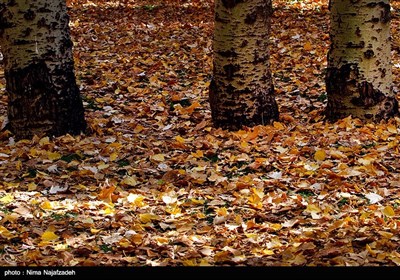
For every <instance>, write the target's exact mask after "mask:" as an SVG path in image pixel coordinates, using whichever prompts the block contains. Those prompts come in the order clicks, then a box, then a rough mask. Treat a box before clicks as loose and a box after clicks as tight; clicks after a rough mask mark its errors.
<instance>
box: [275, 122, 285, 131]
mask: <svg viewBox="0 0 400 280" xmlns="http://www.w3.org/2000/svg"><path fill="white" fill-rule="evenodd" d="M273 125H274V127H275V128H276V129H278V130H282V129H284V128H285V126H284V125H283V124H282V123H281V122H274V123H273Z"/></svg>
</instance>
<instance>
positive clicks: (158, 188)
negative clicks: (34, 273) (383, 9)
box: [0, 0, 400, 266]
mask: <svg viewBox="0 0 400 280" xmlns="http://www.w3.org/2000/svg"><path fill="white" fill-rule="evenodd" d="M273 2H274V3H273V5H274V9H275V11H274V15H273V22H272V34H271V69H272V72H273V76H274V84H275V88H276V99H277V102H278V105H279V110H280V113H281V116H280V120H279V121H277V122H274V123H273V124H272V125H265V126H256V127H253V128H243V129H242V130H239V131H233V132H229V131H226V130H222V129H216V128H214V127H213V126H212V123H211V118H210V108H209V103H208V97H207V96H208V85H209V82H210V77H211V67H212V49H211V47H212V46H211V43H212V34H213V2H212V1H211V0H179V1H178V0H176V1H172V0H169V1H162V0H125V1H122V0H121V1H105V0H92V1H88V0H79V1H78V0H70V1H68V5H69V13H70V16H71V22H70V26H71V30H72V37H73V41H74V55H75V68H76V77H77V81H78V83H79V86H80V89H81V93H82V97H83V100H84V106H85V109H86V119H87V122H88V126H89V131H88V132H87V133H86V134H85V135H80V136H75V137H73V136H70V135H66V136H62V137H57V138H48V137H39V136H37V137H33V138H32V139H26V140H20V141H15V140H14V138H13V137H12V134H10V133H8V132H3V133H2V134H1V135H0V163H1V165H0V174H1V181H0V266H32V265H38V266H105V265H108V266H398V265H400V240H399V238H400V237H399V234H398V232H399V227H400V207H399V206H400V196H399V195H400V189H399V186H400V176H399V173H398V171H399V170H400V169H399V168H400V151H399V142H400V134H399V125H400V119H399V118H395V119H392V120H390V121H388V122H382V123H379V124H363V123H361V122H360V121H359V120H358V119H352V118H351V117H349V118H346V119H343V120H340V121H338V122H336V123H328V122H325V120H324V116H323V111H324V107H325V102H326V92H325V85H324V71H325V68H326V55H327V51H328V46H329V36H328V29H329V18H328V10H327V0H314V1H313V0H304V1H300V0H299V1H296V0H293V1H286V0H274V1H273ZM392 6H393V8H394V10H393V13H392V16H393V18H392V34H393V44H392V47H393V48H392V49H393V52H392V55H393V79H394V90H395V92H396V93H397V92H398V86H399V82H400V72H399V71H400V57H399V49H400V43H399V42H400V41H399V34H400V30H399V26H400V24H399V23H400V10H399V2H398V1H392ZM0 76H1V79H0V88H1V90H0V113H1V115H0V121H4V119H5V118H6V116H5V115H6V106H7V98H6V94H5V90H4V84H5V81H4V74H3V70H1V73H0ZM398 97H399V96H398Z"/></svg>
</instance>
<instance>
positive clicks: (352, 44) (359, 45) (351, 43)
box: [346, 41, 365, 49]
mask: <svg viewBox="0 0 400 280" xmlns="http://www.w3.org/2000/svg"><path fill="white" fill-rule="evenodd" d="M346 46H347V47H348V48H353V49H362V48H364V47H365V42H364V41H361V42H360V43H358V44H356V43H354V42H348V43H347V45H346Z"/></svg>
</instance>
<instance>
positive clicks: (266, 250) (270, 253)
mask: <svg viewBox="0 0 400 280" xmlns="http://www.w3.org/2000/svg"><path fill="white" fill-rule="evenodd" d="M261 253H262V254H263V255H268V256H271V255H273V254H275V253H274V251H272V250H268V249H264V250H262V251H261Z"/></svg>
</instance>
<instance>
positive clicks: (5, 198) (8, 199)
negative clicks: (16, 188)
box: [0, 194, 14, 204]
mask: <svg viewBox="0 0 400 280" xmlns="http://www.w3.org/2000/svg"><path fill="white" fill-rule="evenodd" d="M13 200H14V196H13V195H12V194H6V195H5V196H3V197H2V198H0V202H1V203H3V204H8V203H10V202H11V201H13Z"/></svg>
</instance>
